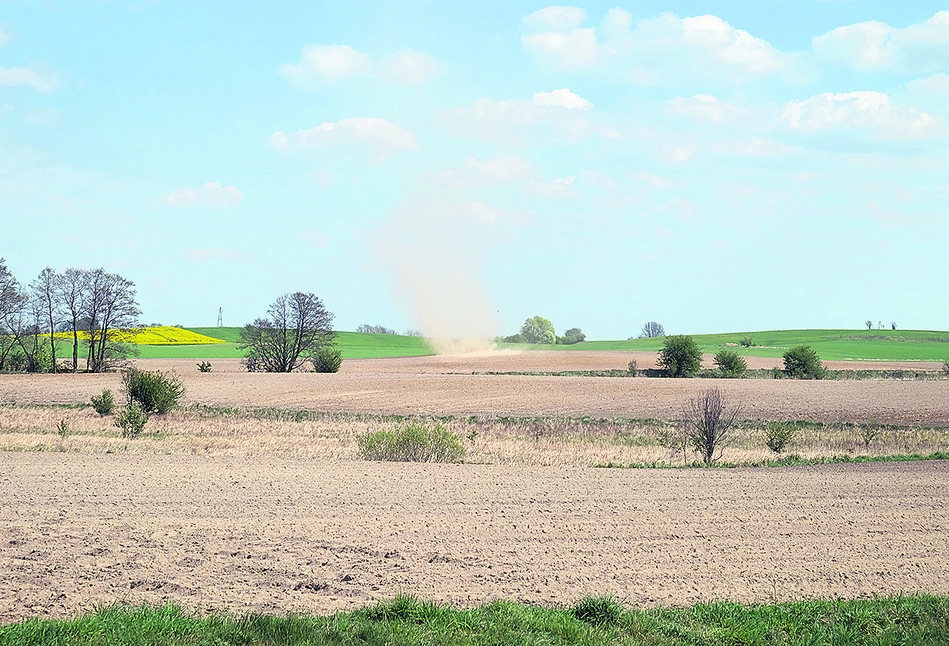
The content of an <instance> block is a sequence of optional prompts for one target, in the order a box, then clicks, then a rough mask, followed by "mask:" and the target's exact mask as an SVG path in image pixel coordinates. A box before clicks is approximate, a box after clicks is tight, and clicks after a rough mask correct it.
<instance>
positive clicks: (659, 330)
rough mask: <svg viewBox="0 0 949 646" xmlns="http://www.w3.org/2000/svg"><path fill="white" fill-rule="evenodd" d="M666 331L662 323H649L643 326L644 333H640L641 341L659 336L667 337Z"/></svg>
mask: <svg viewBox="0 0 949 646" xmlns="http://www.w3.org/2000/svg"><path fill="white" fill-rule="evenodd" d="M665 335H666V330H665V328H663V327H662V324H661V323H656V322H655V321H649V322H648V323H646V324H645V325H643V331H642V332H640V334H639V338H640V339H654V338H656V337H657V336H665Z"/></svg>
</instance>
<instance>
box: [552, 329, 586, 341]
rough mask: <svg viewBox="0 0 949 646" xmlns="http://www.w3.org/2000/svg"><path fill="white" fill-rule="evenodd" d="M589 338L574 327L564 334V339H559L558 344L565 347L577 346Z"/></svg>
mask: <svg viewBox="0 0 949 646" xmlns="http://www.w3.org/2000/svg"><path fill="white" fill-rule="evenodd" d="M586 338H587V335H586V334H584V333H583V332H582V331H581V330H580V328H578V327H572V328H570V329H569V330H567V331H566V332H564V333H563V336H562V337H559V338H558V339H557V343H560V344H563V345H575V344H577V343H583V341H585V340H586Z"/></svg>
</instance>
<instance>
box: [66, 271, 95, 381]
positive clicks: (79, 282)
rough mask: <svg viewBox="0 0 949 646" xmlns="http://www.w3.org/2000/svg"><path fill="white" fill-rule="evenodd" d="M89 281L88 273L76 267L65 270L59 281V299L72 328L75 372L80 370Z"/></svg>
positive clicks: (73, 366) (73, 367)
mask: <svg viewBox="0 0 949 646" xmlns="http://www.w3.org/2000/svg"><path fill="white" fill-rule="evenodd" d="M88 283H89V275H88V273H87V272H85V271H83V270H81V269H76V268H74V267H70V268H69V269H67V270H66V271H65V272H63V275H62V276H61V279H60V281H59V301H60V303H62V307H63V313H64V315H65V317H66V319H67V320H68V322H69V325H70V328H71V330H72V369H73V372H76V371H77V370H79V323H80V321H81V319H82V317H83V313H84V311H85V309H86V298H87V296H88V293H89V290H88Z"/></svg>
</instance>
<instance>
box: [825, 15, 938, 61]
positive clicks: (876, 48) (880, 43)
mask: <svg viewBox="0 0 949 646" xmlns="http://www.w3.org/2000/svg"><path fill="white" fill-rule="evenodd" d="M813 46H814V52H815V53H816V54H817V56H818V57H819V58H822V59H825V60H830V61H837V62H841V63H845V64H847V65H850V66H851V67H853V68H854V69H856V70H859V71H870V70H879V69H883V70H891V71H899V72H932V71H936V70H938V69H940V68H945V67H947V66H949V11H940V12H939V13H937V14H936V15H934V16H933V17H932V18H930V19H929V20H926V21H924V22H921V23H918V24H915V25H910V26H909V27H906V28H905V29H897V28H894V27H891V26H889V25H888V24H886V23H884V22H878V21H875V20H874V21H867V22H859V23H856V24H853V25H845V26H843V27H837V28H836V29H833V30H831V31H829V32H827V33H826V34H822V35H820V36H815V37H814V40H813Z"/></svg>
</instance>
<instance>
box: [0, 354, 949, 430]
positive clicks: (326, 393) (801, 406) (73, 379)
mask: <svg viewBox="0 0 949 646" xmlns="http://www.w3.org/2000/svg"><path fill="white" fill-rule="evenodd" d="M648 356H650V357H653V358H654V357H655V355H652V354H650V355H648ZM629 357H630V353H599V352H543V353H541V352H537V353H533V352H531V353H523V354H520V355H513V354H511V355H508V354H501V355H498V356H492V357H477V358H465V359H461V358H456V357H422V358H411V359H371V360H351V361H345V362H344V363H343V370H342V371H341V372H340V373H339V374H336V375H320V374H314V373H294V374H289V375H287V374H284V375H275V374H261V373H256V374H248V373H246V372H239V364H238V362H237V361H236V360H232V361H224V360H221V361H216V362H214V366H215V371H214V372H211V373H199V372H198V371H197V369H196V367H195V364H194V362H193V361H191V360H175V361H171V360H142V361H139V365H141V366H142V367H145V368H148V369H165V370H168V369H171V370H175V371H176V372H178V374H180V376H181V377H182V379H183V380H184V383H185V386H186V388H187V398H186V403H188V402H190V403H201V404H206V405H212V406H236V407H255V406H257V407H261V406H276V407H286V408H306V409H310V410H320V411H331V412H338V411H346V412H367V413H393V414H407V415H416V414H419V415H446V414H447V415H512V416H532V415H562V416H577V417H580V416H598V417H626V418H636V419H644V418H657V419H677V418H679V416H680V415H681V411H682V407H683V405H684V404H685V403H686V402H687V401H688V400H689V399H690V398H693V397H695V396H696V395H697V394H698V393H700V392H702V391H703V390H705V389H707V388H710V387H720V388H722V389H723V391H724V392H725V395H726V397H727V398H728V399H729V400H730V401H732V402H741V405H742V409H743V412H742V417H744V418H748V419H809V420H815V421H824V422H863V421H871V420H876V421H878V422H882V423H891V424H902V425H911V424H933V425H949V380H942V381H910V380H906V381H900V380H892V379H888V380H862V381H789V380H771V379H742V380H708V379H646V378H636V379H630V378H607V377H596V378H594V377H536V376H516V375H485V374H471V373H472V371H475V372H486V371H490V370H495V371H505V370H511V369H518V370H544V371H554V370H576V369H603V368H610V367H612V368H624V367H625V366H626V364H627V363H628V361H629ZM769 361H770V360H769ZM644 364H645V358H644V361H643V363H640V367H643V366H644ZM894 365H903V366H904V367H905V366H906V365H908V364H894ZM120 387H121V382H120V377H119V376H118V375H117V374H106V375H2V376H0V403H3V402H17V403H84V402H88V401H89V397H90V396H92V395H94V394H98V393H99V392H101V391H102V389H103V388H111V389H112V390H113V392H119V390H120Z"/></svg>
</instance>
